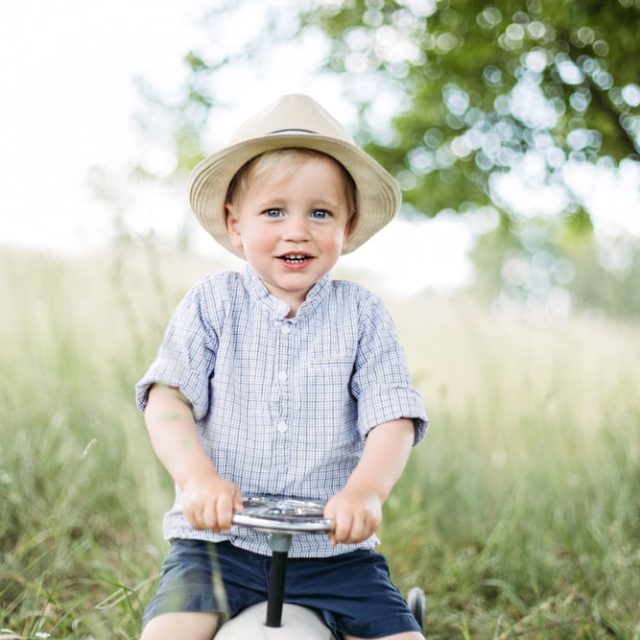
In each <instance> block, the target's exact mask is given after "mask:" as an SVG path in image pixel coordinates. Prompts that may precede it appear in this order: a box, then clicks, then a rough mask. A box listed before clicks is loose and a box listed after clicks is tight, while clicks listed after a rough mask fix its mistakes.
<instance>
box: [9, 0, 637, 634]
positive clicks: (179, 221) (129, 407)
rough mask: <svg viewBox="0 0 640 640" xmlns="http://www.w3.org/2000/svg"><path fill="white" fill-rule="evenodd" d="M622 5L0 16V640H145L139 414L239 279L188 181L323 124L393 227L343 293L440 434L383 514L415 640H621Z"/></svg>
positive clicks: (630, 475) (157, 484)
mask: <svg viewBox="0 0 640 640" xmlns="http://www.w3.org/2000/svg"><path fill="white" fill-rule="evenodd" d="M639 25H640V2H639V1H638V0H611V1H610V2H606V3H602V2H595V1H589V2H580V3H574V2H569V1H568V0H557V1H556V2H553V3H552V2H549V1H548V0H496V2H494V3H492V4H486V3H479V2H478V3H477V2H461V1H457V0H398V1H394V2H382V1H380V0H367V1H365V2H363V1H360V0H322V1H319V2H309V1H304V2H300V1H298V2H294V1H293V0H265V1H264V2H261V3H252V2H249V1H248V0H237V1H235V2H215V1H209V2H206V1H205V0H182V1H181V2H177V1H171V0H170V1H167V2H163V3H152V2H151V1H150V0H136V1H135V2H129V1H126V2H125V0H111V2H109V3H99V2H96V1H94V0H90V1H86V0H84V1H81V0H60V1H59V2H52V3H43V2H39V1H37V0H22V1H20V2H18V1H17V0H6V1H4V2H2V4H0V145H1V148H2V153H1V154H0V219H1V221H2V224H1V226H0V307H1V308H2V318H3V320H2V323H0V335H1V336H2V356H1V358H0V366H1V368H2V380H3V382H4V384H3V385H2V386H1V390H0V393H1V394H2V402H1V403H0V417H1V419H0V442H2V446H1V447H0V551H1V553H0V629H2V631H0V638H32V637H58V638H76V637H77V638H87V637H94V638H101V637H111V638H112V637H121V638H133V637H137V633H138V625H139V619H140V615H141V611H142V607H143V605H144V602H145V601H146V600H147V599H148V598H149V596H150V594H151V593H152V592H153V589H154V588H155V580H156V578H157V574H158V567H159V560H160V558H161V557H162V555H163V554H164V552H165V550H166V545H165V543H164V542H163V541H162V540H161V537H160V519H161V515H162V512H163V511H164V510H165V509H166V508H167V507H168V504H169V500H170V496H171V487H170V486H169V483H168V481H167V478H166V475H165V474H164V472H163V471H162V470H161V469H160V467H159V465H158V464H157V463H156V461H155V459H154V457H153V454H152V452H151V450H150V446H149V444H148V442H147V439H146V434H145V431H144V427H143V425H142V419H141V417H140V416H139V415H138V413H137V412H136V410H135V408H134V406H133V401H132V388H133V385H134V384H135V381H136V380H137V379H138V378H139V377H140V376H141V374H142V373H143V372H144V370H145V368H146V366H147V365H148V364H149V362H150V361H151V359H152V358H153V355H154V353H155V349H156V348H157V345H158V343H159V340H160V338H161V336H162V332H163V330H164V327H165V325H166V322H167V320H168V318H169V315H170V313H171V311H172V310H173V308H174V307H175V305H176V303H177V302H178V301H179V299H180V298H181V297H182V295H183V294H184V292H185V291H186V290H187V288H188V287H189V286H190V285H191V284H192V283H193V282H195V281H196V280H197V279H198V278H200V277H202V276H203V275H205V274H206V273H209V272H211V271H213V270H218V269H223V268H237V267H238V266H239V261H238V260H235V259H234V258H232V257H229V256H226V255H225V254H224V250H223V249H221V248H219V247H218V246H217V245H216V243H215V242H213V241H212V240H211V239H210V237H209V236H208V235H207V234H206V233H205V232H204V231H202V230H201V229H200V228H199V227H198V226H197V224H196V222H195V220H194V219H192V218H193V216H192V214H190V212H189V210H188V205H187V202H186V193H185V184H186V177H187V175H188V173H189V171H190V170H191V168H192V167H193V166H194V165H195V164H196V163H197V162H198V161H199V160H200V159H201V158H203V157H204V156H206V155H207V154H208V153H210V152H212V151H214V150H215V149H217V148H218V147H220V146H222V145H224V144H225V143H226V142H227V140H228V137H229V135H230V133H231V131H233V129H234V128H235V127H236V126H237V125H238V124H240V123H241V122H242V121H243V120H244V119H246V118H247V117H249V116H250V115H252V114H253V113H254V112H255V111H257V110H258V109H259V108H261V107H263V106H266V105H268V104H269V103H270V102H272V101H274V100H275V99H276V98H277V97H278V96H280V95H281V94H283V93H293V92H304V93H308V94H310V95H311V96H313V97H314V98H315V99H316V100H318V101H319V102H320V103H321V104H322V105H323V106H325V107H326V108H327V109H328V110H329V111H330V112H331V113H333V114H334V115H335V116H336V117H337V118H338V119H339V120H341V121H342V122H343V123H344V124H345V125H346V126H347V128H348V129H349V130H350V131H351V132H352V133H353V135H354V137H355V138H356V139H357V141H358V142H359V143H360V144H361V145H362V146H364V147H365V148H366V149H367V151H368V152H370V153H371V154H372V155H374V156H375V157H376V158H377V159H378V160H379V161H380V162H382V164H384V165H385V166H386V167H387V168H388V169H389V170H390V171H391V172H392V173H393V174H394V175H395V176H396V177H397V179H398V180H399V182H400V184H401V187H402V189H403V193H404V201H405V204H404V206H403V210H402V212H401V215H400V216H399V217H398V219H397V220H395V221H393V222H392V223H391V224H390V225H389V226H388V227H386V228H385V229H384V230H383V231H382V232H380V233H379V234H378V235H377V236H376V237H374V238H373V239H372V240H370V241H369V242H368V243H367V244H366V245H365V246H364V247H362V248H361V249H359V250H358V251H357V252H355V253H354V254H352V255H349V256H346V257H345V258H344V259H343V260H342V261H341V262H340V264H339V267H338V269H337V271H336V275H337V276H340V277H348V278H353V279H356V280H358V281H361V282H363V283H364V284H365V285H368V286H369V287H371V288H372V289H374V290H375V291H376V292H377V293H379V294H380V295H381V296H382V297H383V298H384V299H385V301H386V302H387V304H388V306H389V308H390V310H391V312H392V315H393V316H394V319H395V320H396V323H397V325H398V330H399V332H400V334H401V337H402V339H403V342H404V344H405V346H406V349H407V355H408V359H409V363H410V366H411V371H412V375H413V377H414V381H415V383H416V385H417V386H418V387H419V389H420V390H421V392H422V393H423V395H424V397H425V402H426V405H427V409H428V411H429V413H430V415H431V418H432V422H433V426H432V428H431V432H430V433H429V436H428V438H427V440H426V441H425V443H424V444H423V445H421V447H419V448H418V449H416V451H415V452H414V455H413V457H412V461H411V464H410V467H409V469H408V471H407V474H406V475H405V477H404V478H403V480H402V482H401V483H400V484H399V485H398V487H397V488H396V490H395V492H394V494H393V496H392V498H391V499H390V500H389V501H388V503H387V505H386V507H385V509H386V511H385V523H384V525H383V532H382V533H383V549H382V550H383V551H384V552H385V553H386V554H387V555H388V556H389V559H390V561H391V565H392V569H393V571H394V576H395V577H396V580H397V581H398V582H399V583H400V584H401V585H402V586H403V588H404V587H406V588H408V587H409V586H412V585H413V584H416V583H418V584H421V586H423V588H425V590H426V591H427V595H428V598H429V606H428V613H427V631H428V637H430V638H443V639H444V638H494V637H495V638H511V637H518V636H527V637H533V638H538V637H539V638H605V637H607V638H609V637H612V636H613V637H618V638H640V614H638V611H640V545H639V543H638V541H639V540H640V524H639V523H640V502H639V498H638V496H639V495H640V491H639V489H640V390H639V385H638V380H639V377H638V376H639V374H640V365H639V364H638V363H639V362H640V327H639V318H640V77H639V75H638V66H637V64H635V63H634V61H635V60H637V59H638V56H639V53H640V52H639V49H640V40H639V39H638V36H637V34H638V27H639Z"/></svg>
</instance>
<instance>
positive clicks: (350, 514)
mask: <svg viewBox="0 0 640 640" xmlns="http://www.w3.org/2000/svg"><path fill="white" fill-rule="evenodd" d="M324 517H325V518H331V519H332V520H333V531H331V532H330V533H329V540H331V542H332V543H333V544H336V543H338V542H362V541H363V540H366V539H367V538H369V537H370V536H371V535H372V534H373V533H374V532H375V531H376V529H377V528H378V527H379V526H380V522H382V500H380V496H379V495H378V494H377V493H376V492H375V491H369V490H363V489H351V488H349V487H345V488H344V489H343V490H342V491H340V493H337V494H336V495H335V496H333V498H331V500H329V502H327V504H326V505H325V508H324Z"/></svg>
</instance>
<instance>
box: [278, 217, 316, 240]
mask: <svg viewBox="0 0 640 640" xmlns="http://www.w3.org/2000/svg"><path fill="white" fill-rule="evenodd" d="M283 238H284V239H285V240H288V241H289V242H307V241H308V240H309V238H310V232H309V219H308V218H307V216H306V215H292V216H290V217H289V219H288V220H287V222H286V224H285V228H284V230H283Z"/></svg>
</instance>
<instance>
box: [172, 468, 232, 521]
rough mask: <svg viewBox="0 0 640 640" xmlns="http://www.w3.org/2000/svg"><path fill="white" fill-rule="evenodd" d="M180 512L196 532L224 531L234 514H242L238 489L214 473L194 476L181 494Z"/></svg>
mask: <svg viewBox="0 0 640 640" xmlns="http://www.w3.org/2000/svg"><path fill="white" fill-rule="evenodd" d="M182 503H183V504H182V509H183V511H184V514H185V516H186V518H187V520H188V521H189V523H190V524H191V526H192V527H194V528H196V529H210V530H211V531H228V530H229V529H230V528H231V516H232V515H233V512H234V511H242V494H241V493H240V489H239V488H238V487H237V486H236V485H235V484H233V482H229V481H228V480H223V479H222V478H221V477H220V476H218V475H216V474H215V473H208V474H206V475H204V476H197V475H196V476H194V477H192V478H190V479H189V480H187V482H186V483H185V485H184V487H183V490H182Z"/></svg>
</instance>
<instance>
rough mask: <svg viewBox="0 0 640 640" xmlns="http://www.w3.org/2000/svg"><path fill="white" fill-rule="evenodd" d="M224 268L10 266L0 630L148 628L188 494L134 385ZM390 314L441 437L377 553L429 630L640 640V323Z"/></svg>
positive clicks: (420, 452)
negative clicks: (148, 609) (172, 523)
mask: <svg viewBox="0 0 640 640" xmlns="http://www.w3.org/2000/svg"><path fill="white" fill-rule="evenodd" d="M211 268H212V265H209V264H203V263H202V262H201V261H197V260H195V259H190V258H188V257H187V256H184V255H176V254H172V253H170V252H167V251H160V250H158V249H157V248H155V247H153V246H150V245H147V246H145V247H135V246H132V245H129V246H127V247H121V248H120V249H119V250H117V251H115V252H114V253H112V254H110V255H106V256H103V257H102V258H100V259H92V260H86V261H81V262H75V261H65V262H63V261H58V260H53V259H46V258H43V257H41V256H35V255H26V254H7V253H4V254H2V255H0V306H1V307H2V309H3V318H4V321H3V323H2V325H1V326H0V339H1V340H2V344H3V352H2V358H1V359H0V375H2V379H3V381H6V382H5V384H4V385H3V386H2V387H1V388H0V395H1V397H0V400H1V402H0V442H1V443H2V446H1V447H0V496H1V498H0V629H3V630H10V631H11V632H13V633H14V634H15V635H16V636H17V637H21V638H30V639H31V638H33V639H35V638H36V637H38V636H37V635H36V634H43V633H48V634H51V638H69V639H75V638H77V639H80V638H90V637H93V638H96V639H98V640H100V639H101V638H105V639H106V638H136V637H138V635H139V624H140V617H141V614H142V608H143V606H144V604H145V602H146V601H147V600H148V599H149V598H150V597H151V595H152V593H153V592H154V589H155V586H156V578H157V575H158V571H159V564H160V559H161V557H162V555H163V553H164V552H165V550H166V547H165V545H164V543H163V542H162V541H161V540H160V526H161V524H160V523H161V514H162V512H163V511H164V510H166V509H167V508H168V507H169V505H170V501H171V497H172V496H171V487H170V483H169V481H168V478H167V475H166V474H165V473H164V472H163V471H162V470H161V468H160V466H159V464H158V463H157V462H156V461H155V458H154V456H153V453H152V451H151V447H150V445H149V443H148V439H147V436H146V432H145V429H144V426H143V424H142V419H141V416H140V415H139V414H138V412H137V410H136V409H135V408H134V405H133V393H132V391H133V385H134V383H135V381H136V380H137V379H138V377H139V376H140V375H141V373H142V372H143V371H144V369H145V368H146V366H147V365H148V363H149V362H150V360H151V358H152V357H153V354H154V352H155V350H156V348H157V345H158V342H159V340H160V337H161V335H162V332H163V329H164V326H165V323H166V321H167V319H168V317H169V314H170V312H171V310H172V309H173V307H174V305H175V304H176V302H177V301H178V299H179V298H180V297H181V296H182V293H183V291H184V290H186V288H187V287H188V286H189V285H190V284H191V283H192V282H194V281H195V280H197V279H198V278H199V277H201V276H202V275H203V274H204V273H206V271H208V270H209V269H211ZM390 308H391V311H392V315H393V316H394V318H395V319H396V323H397V325H398V330H399V333H400V335H401V338H402V340H403V342H404V344H405V345H406V350H407V356H408V360H409V365H410V369H411V371H412V373H413V376H414V380H415V383H416V385H417V386H418V387H419V389H420V390H421V391H422V392H423V394H424V396H425V401H426V404H427V407H428V409H429V413H430V417H431V419H432V426H431V427H430V431H429V433H428V434H427V437H426V440H425V441H424V443H422V444H421V445H420V446H419V447H418V448H417V449H416V450H415V451H414V452H413V454H412V459H411V463H410V467H409V469H408V470H407V472H406V474H405V476H404V477H403V479H402V481H401V483H400V484H399V485H398V487H397V488H396V489H395V491H394V493H393V494H392V496H391V498H390V499H389V501H388V502H387V504H386V506H385V520H384V525H383V531H382V534H381V535H382V539H383V549H382V550H383V551H384V553H385V554H387V556H388V557H389V560H390V564H391V567H392V570H393V573H394V576H395V578H396V579H397V581H398V582H399V583H400V585H401V586H402V587H403V589H404V590H405V591H406V589H407V588H408V587H410V586H413V585H415V584H419V585H421V586H422V587H423V588H425V590H426V591H427V595H428V614H427V620H426V622H427V635H428V637H429V638H432V639H434V640H437V639H442V640H451V639H452V638H478V639H484V638H504V639H505V640H506V639H508V638H513V637H519V636H524V637H530V638H549V639H551V640H554V639H560V638H562V639H576V640H578V639H583V638H591V639H597V638H603V639H604V638H609V637H619V638H636V637H637V633H638V623H639V622H640V619H639V618H638V609H637V594H638V593H640V557H639V556H638V546H637V540H638V536H639V535H640V529H639V524H638V523H640V502H639V500H638V491H637V487H638V482H639V481H640V475H639V473H638V469H640V464H639V461H640V431H639V430H638V426H639V425H640V393H639V390H638V385H637V380H638V378H639V377H640V364H639V363H640V335H639V332H638V328H637V327H633V326H625V325H623V324H618V323H614V322H611V321H605V320H597V319H593V318H591V319H589V318H580V317H576V318H574V319H573V320H571V321H570V322H568V323H566V324H564V325H558V326H544V325H536V324H534V323H532V322H529V323H527V324H523V323H521V322H515V321H507V320H504V319H502V320H501V319H498V318H495V317H492V316H491V315H490V314H488V313H486V312H484V311H481V310H480V309H479V308H478V307H477V306H476V305H475V304H471V303H469V302H468V301H465V300H451V301H449V302H442V301H439V302H438V301H430V300H411V301H407V302H395V303H392V304H391V305H390ZM3 633H5V634H8V631H3ZM634 634H635V635H634ZM39 637H43V636H42V635H41V636H39Z"/></svg>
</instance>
